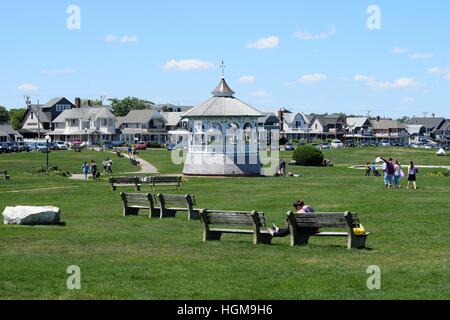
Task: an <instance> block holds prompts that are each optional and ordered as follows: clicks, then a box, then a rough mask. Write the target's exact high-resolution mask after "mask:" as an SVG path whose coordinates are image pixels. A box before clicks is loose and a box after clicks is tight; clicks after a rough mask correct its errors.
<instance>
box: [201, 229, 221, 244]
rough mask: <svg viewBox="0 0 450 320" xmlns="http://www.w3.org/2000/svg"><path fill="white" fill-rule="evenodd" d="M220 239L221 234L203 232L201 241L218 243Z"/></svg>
mask: <svg viewBox="0 0 450 320" xmlns="http://www.w3.org/2000/svg"><path fill="white" fill-rule="evenodd" d="M221 238H222V232H212V231H209V232H205V233H204V235H203V241H205V242H206V241H220V239H221Z"/></svg>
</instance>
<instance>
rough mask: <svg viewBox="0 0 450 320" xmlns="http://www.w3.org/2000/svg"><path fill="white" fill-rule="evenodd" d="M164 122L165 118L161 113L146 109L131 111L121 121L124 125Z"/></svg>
mask: <svg viewBox="0 0 450 320" xmlns="http://www.w3.org/2000/svg"><path fill="white" fill-rule="evenodd" d="M159 119H161V120H163V121H165V119H164V118H163V116H162V115H161V113H160V112H159V111H156V110H150V109H144V110H131V111H130V112H129V113H128V114H127V115H126V116H125V117H123V118H122V119H121V121H122V124H123V123H149V122H150V121H151V120H159Z"/></svg>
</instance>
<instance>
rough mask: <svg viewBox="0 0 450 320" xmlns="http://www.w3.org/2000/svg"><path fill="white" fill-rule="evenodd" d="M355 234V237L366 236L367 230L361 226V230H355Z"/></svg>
mask: <svg viewBox="0 0 450 320" xmlns="http://www.w3.org/2000/svg"><path fill="white" fill-rule="evenodd" d="M353 234H354V235H355V236H364V235H365V234H366V229H364V226H363V225H362V224H360V225H359V228H353Z"/></svg>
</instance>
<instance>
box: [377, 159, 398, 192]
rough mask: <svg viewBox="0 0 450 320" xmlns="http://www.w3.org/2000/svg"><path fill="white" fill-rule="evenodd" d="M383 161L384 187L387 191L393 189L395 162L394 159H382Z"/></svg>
mask: <svg viewBox="0 0 450 320" xmlns="http://www.w3.org/2000/svg"><path fill="white" fill-rule="evenodd" d="M380 159H381V160H383V162H384V164H383V170H384V186H385V187H386V189H391V188H392V180H393V178H394V173H395V169H394V160H393V159H392V158H389V160H386V159H383V158H381V157H380Z"/></svg>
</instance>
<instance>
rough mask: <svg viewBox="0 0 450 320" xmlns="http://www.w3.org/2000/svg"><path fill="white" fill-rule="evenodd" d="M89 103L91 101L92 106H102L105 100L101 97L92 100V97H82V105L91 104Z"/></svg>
mask: <svg viewBox="0 0 450 320" xmlns="http://www.w3.org/2000/svg"><path fill="white" fill-rule="evenodd" d="M89 103H91V106H93V107H95V106H102V105H103V101H102V100H100V99H94V100H90V99H82V100H81V105H82V106H87V105H89Z"/></svg>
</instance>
